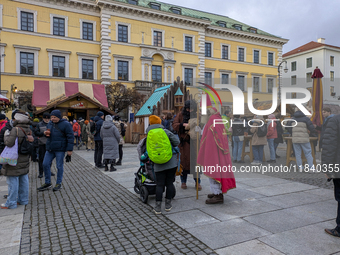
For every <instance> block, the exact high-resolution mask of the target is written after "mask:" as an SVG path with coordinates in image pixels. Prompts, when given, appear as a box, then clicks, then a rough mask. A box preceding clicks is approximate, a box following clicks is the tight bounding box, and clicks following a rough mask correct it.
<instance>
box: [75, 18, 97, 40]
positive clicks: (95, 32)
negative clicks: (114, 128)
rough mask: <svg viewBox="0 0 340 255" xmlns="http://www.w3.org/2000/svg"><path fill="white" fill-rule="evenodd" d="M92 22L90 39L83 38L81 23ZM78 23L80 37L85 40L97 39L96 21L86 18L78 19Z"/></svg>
mask: <svg viewBox="0 0 340 255" xmlns="http://www.w3.org/2000/svg"><path fill="white" fill-rule="evenodd" d="M84 22H85V23H92V24H93V29H92V38H93V39H92V40H88V39H83V23H84ZM79 23H80V39H81V40H85V41H96V40H97V36H96V35H97V22H96V21H94V20H88V19H79Z"/></svg>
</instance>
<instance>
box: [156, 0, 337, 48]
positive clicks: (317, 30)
mask: <svg viewBox="0 0 340 255" xmlns="http://www.w3.org/2000/svg"><path fill="white" fill-rule="evenodd" d="M161 1H162V2H166V3H169V4H174V5H178V6H182V7H188V8H192V9H197V10H200V11H206V12H211V13H215V14H220V15H224V16H228V17H229V18H232V19H235V20H237V21H240V22H242V23H245V24H247V25H250V26H252V27H256V28H258V29H261V30H263V31H265V32H268V33H270V34H273V35H276V36H280V37H282V38H285V39H289V42H288V43H287V44H285V45H284V46H283V53H286V52H288V51H290V50H292V49H295V48H297V47H299V46H302V45H304V44H306V43H308V42H310V41H317V39H318V38H320V37H323V38H325V39H326V41H325V43H326V44H331V45H334V46H340V29H339V25H340V15H339V11H340V0H186V1H183V0H161Z"/></svg>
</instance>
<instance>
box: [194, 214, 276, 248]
mask: <svg viewBox="0 0 340 255" xmlns="http://www.w3.org/2000/svg"><path fill="white" fill-rule="evenodd" d="M188 231H189V232H190V233H191V234H193V235H195V236H196V237H197V238H198V239H200V240H201V241H203V242H204V243H206V244H207V245H208V246H209V247H211V248H213V249H219V248H222V247H226V246H230V245H233V244H237V243H241V242H244V241H248V240H252V239H255V238H259V237H263V236H266V235H270V234H271V233H270V232H268V231H266V230H264V229H262V228H259V227H257V226H255V225H253V224H251V223H249V222H246V221H244V220H242V219H232V220H229V221H224V222H220V223H214V224H209V225H204V226H198V227H193V228H189V229H188Z"/></svg>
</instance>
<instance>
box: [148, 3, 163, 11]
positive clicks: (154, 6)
mask: <svg viewBox="0 0 340 255" xmlns="http://www.w3.org/2000/svg"><path fill="white" fill-rule="evenodd" d="M150 7H151V8H152V9H155V10H160V9H161V5H160V4H158V3H150Z"/></svg>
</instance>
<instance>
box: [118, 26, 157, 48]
mask: <svg viewBox="0 0 340 255" xmlns="http://www.w3.org/2000/svg"><path fill="white" fill-rule="evenodd" d="M119 25H122V26H127V28H128V41H127V42H121V43H131V24H130V23H125V22H120V21H116V41H117V42H119V41H118V26H119ZM152 35H153V33H152ZM152 38H153V37H152ZM162 40H163V39H162Z"/></svg>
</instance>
